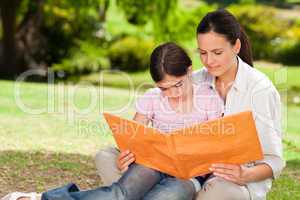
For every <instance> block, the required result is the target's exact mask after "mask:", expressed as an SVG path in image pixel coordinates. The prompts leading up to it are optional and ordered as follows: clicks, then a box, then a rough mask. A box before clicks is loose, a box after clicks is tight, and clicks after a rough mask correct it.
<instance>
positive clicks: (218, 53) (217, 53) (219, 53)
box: [215, 52, 223, 55]
mask: <svg viewBox="0 0 300 200" xmlns="http://www.w3.org/2000/svg"><path fill="white" fill-rule="evenodd" d="M222 53H223V52H215V54H216V55H221V54H222Z"/></svg>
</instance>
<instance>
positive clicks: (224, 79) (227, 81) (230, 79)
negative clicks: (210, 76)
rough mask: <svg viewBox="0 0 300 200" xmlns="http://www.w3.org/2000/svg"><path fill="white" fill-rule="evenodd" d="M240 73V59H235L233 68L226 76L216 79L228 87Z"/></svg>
mask: <svg viewBox="0 0 300 200" xmlns="http://www.w3.org/2000/svg"><path fill="white" fill-rule="evenodd" d="M237 71H238V59H235V61H234V63H233V66H232V67H230V68H229V70H227V71H226V72H225V73H224V74H222V75H221V76H218V77H216V81H218V82H220V83H222V84H224V85H225V86H226V85H232V83H233V82H234V80H235V77H236V74H237Z"/></svg>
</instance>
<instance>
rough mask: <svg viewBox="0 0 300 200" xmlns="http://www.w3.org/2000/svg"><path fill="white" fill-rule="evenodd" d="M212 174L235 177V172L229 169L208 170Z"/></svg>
mask: <svg viewBox="0 0 300 200" xmlns="http://www.w3.org/2000/svg"><path fill="white" fill-rule="evenodd" d="M209 170H211V171H212V172H214V173H219V174H225V175H232V176H233V175H235V174H236V173H235V171H234V170H231V169H225V168H209Z"/></svg>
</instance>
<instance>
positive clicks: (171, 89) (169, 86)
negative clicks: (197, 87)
mask: <svg viewBox="0 0 300 200" xmlns="http://www.w3.org/2000/svg"><path fill="white" fill-rule="evenodd" d="M191 72H192V68H191V67H189V70H188V73H187V74H186V75H183V76H179V77H177V76H171V75H168V74H166V75H165V77H164V79H163V80H162V81H159V82H157V83H156V86H157V87H158V88H160V89H161V91H162V92H163V95H164V96H166V97H168V98H174V99H179V98H183V97H185V96H186V95H187V94H188V91H189V90H190V86H191V85H192V79H191Z"/></svg>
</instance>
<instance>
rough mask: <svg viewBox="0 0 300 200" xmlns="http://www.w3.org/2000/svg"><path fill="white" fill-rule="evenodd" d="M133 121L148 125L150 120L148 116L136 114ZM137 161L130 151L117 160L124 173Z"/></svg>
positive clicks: (126, 151)
mask: <svg viewBox="0 0 300 200" xmlns="http://www.w3.org/2000/svg"><path fill="white" fill-rule="evenodd" d="M133 120H134V121H136V122H138V123H140V124H145V125H148V124H149V122H150V120H149V119H148V118H147V116H146V115H143V114H140V113H135V115H134V117H133ZM134 161H135V157H134V154H133V153H131V152H130V151H129V150H125V151H122V152H121V153H120V154H119V157H118V159H117V166H118V168H119V170H120V171H121V172H122V173H123V172H125V171H126V170H127V169H128V166H129V165H130V164H131V163H133V162H134Z"/></svg>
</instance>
